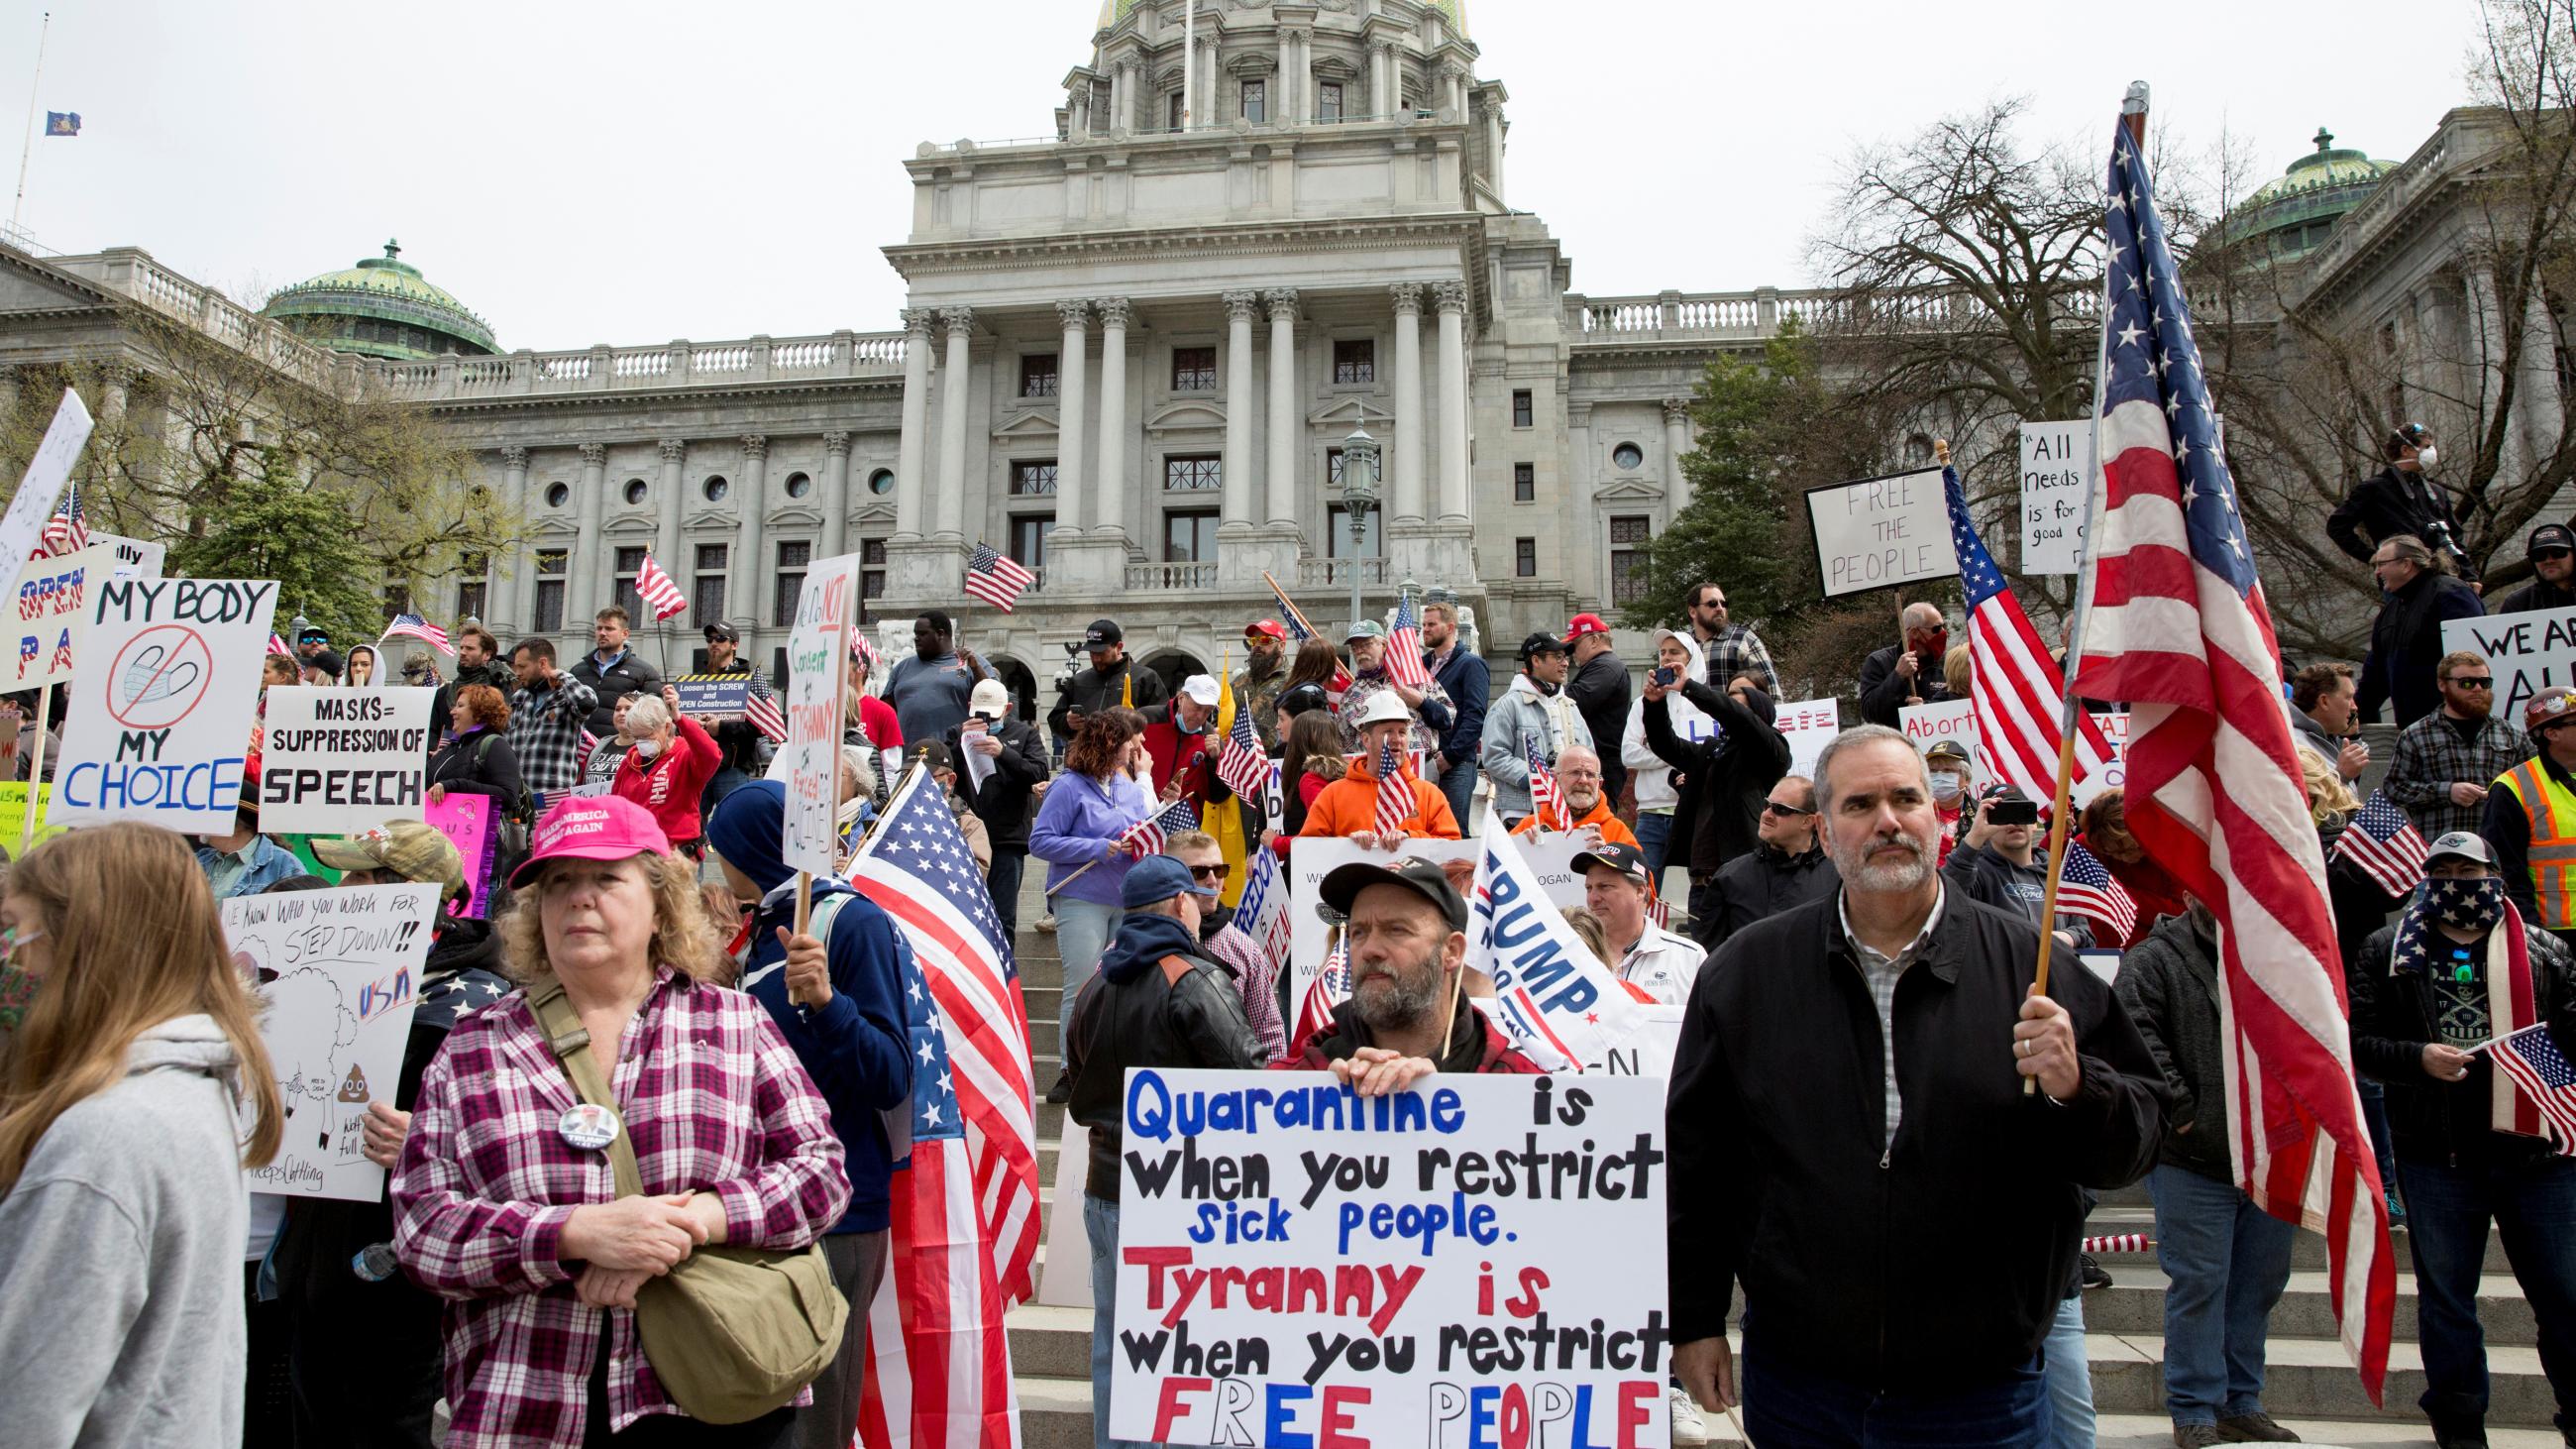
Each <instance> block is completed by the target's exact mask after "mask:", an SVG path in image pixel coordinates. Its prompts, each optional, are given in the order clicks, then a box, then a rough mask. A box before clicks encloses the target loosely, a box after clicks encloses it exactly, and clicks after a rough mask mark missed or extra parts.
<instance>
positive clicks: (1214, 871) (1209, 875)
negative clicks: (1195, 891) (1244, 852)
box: [1190, 861, 1234, 881]
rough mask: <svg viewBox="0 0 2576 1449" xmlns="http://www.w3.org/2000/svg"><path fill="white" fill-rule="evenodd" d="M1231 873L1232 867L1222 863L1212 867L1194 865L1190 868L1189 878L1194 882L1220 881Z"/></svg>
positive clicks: (1219, 862)
mask: <svg viewBox="0 0 2576 1449" xmlns="http://www.w3.org/2000/svg"><path fill="white" fill-rule="evenodd" d="M1233 873H1234V867H1233V866H1230V865H1227V864H1226V863H1225V862H1223V861H1218V862H1217V863H1216V864H1214V865H1194V866H1191V867H1190V876H1191V878H1192V879H1195V880H1204V881H1220V880H1223V879H1225V878H1226V877H1227V876H1228V875H1231V874H1233Z"/></svg>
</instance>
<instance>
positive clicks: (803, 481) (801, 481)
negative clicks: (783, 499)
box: [787, 473, 814, 498]
mask: <svg viewBox="0 0 2576 1449" xmlns="http://www.w3.org/2000/svg"><path fill="white" fill-rule="evenodd" d="M813 491H814V478H813V475H812V474H810V473H790V474H788V475H787V496H788V497H790V498H802V497H804V496H805V495H806V494H808V493H811V492H813Z"/></svg>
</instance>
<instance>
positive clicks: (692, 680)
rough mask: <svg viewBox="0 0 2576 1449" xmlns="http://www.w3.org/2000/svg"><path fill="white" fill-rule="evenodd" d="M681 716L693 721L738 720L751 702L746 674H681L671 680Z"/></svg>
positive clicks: (748, 679) (749, 682)
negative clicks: (736, 718) (678, 701)
mask: <svg viewBox="0 0 2576 1449" xmlns="http://www.w3.org/2000/svg"><path fill="white" fill-rule="evenodd" d="M671 688H672V690H673V691H674V692H676V693H677V694H678V695H679V696H680V713H682V714H685V715H688V716H690V717H691V718H694V719H725V718H733V717H739V716H740V715H741V714H742V712H743V709H744V707H745V706H746V705H748V704H749V703H750V702H751V676H750V675H748V674H681V675H676V676H674V677H673V678H672V680H671Z"/></svg>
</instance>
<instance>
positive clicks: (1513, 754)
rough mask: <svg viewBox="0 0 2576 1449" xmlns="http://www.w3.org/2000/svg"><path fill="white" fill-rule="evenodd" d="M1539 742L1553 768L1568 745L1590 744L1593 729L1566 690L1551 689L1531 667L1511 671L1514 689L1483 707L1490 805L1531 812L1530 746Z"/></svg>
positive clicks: (1515, 813)
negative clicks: (1491, 792)
mask: <svg viewBox="0 0 2576 1449" xmlns="http://www.w3.org/2000/svg"><path fill="white" fill-rule="evenodd" d="M1532 741H1535V742H1536V743H1537V745H1538V749H1539V754H1540V756H1541V757H1542V758H1544V759H1545V760H1546V761H1547V762H1548V765H1549V766H1550V768H1553V767H1554V766H1555V764H1556V757H1557V755H1558V754H1559V753H1560V752H1561V751H1563V750H1564V749H1565V747H1566V746H1567V745H1570V744H1571V745H1581V746H1583V747H1584V748H1585V749H1591V748H1592V743H1593V742H1592V730H1591V728H1590V727H1589V726H1587V725H1585V724H1584V722H1583V712H1582V711H1581V710H1578V709H1576V708H1575V707H1574V701H1573V700H1572V699H1571V698H1569V697H1567V695H1566V693H1565V691H1564V690H1563V689H1548V688H1544V687H1542V686H1541V685H1540V684H1539V682H1538V681H1537V680H1535V679H1532V678H1531V677H1530V676H1529V675H1528V673H1527V672H1523V673H1520V674H1515V675H1513V676H1512V684H1511V688H1509V689H1506V690H1504V691H1503V697H1502V698H1501V699H1498V700H1496V701H1494V707H1493V708H1492V709H1490V710H1488V711H1486V712H1485V741H1484V754H1483V760H1482V763H1483V764H1484V767H1485V777H1486V778H1487V779H1489V780H1492V781H1493V782H1494V798H1493V801H1492V808H1493V809H1495V810H1499V811H1501V812H1502V814H1503V818H1505V819H1507V820H1517V819H1519V818H1520V817H1522V816H1524V815H1527V814H1528V813H1530V793H1529V751H1528V749H1527V746H1528V745H1529V744H1530V743H1531V742H1532Z"/></svg>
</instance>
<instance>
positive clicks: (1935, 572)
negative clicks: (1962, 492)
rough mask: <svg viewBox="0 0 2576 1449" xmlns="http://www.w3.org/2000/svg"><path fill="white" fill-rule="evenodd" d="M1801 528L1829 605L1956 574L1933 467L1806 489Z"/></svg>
mask: <svg viewBox="0 0 2576 1449" xmlns="http://www.w3.org/2000/svg"><path fill="white" fill-rule="evenodd" d="M1807 523H1808V526H1809V527H1810V528H1811V529H1812V530H1813V532H1814V538H1815V544H1816V577H1817V578H1819V579H1821V580H1823V581H1824V586H1825V597H1826V598H1829V599H1830V598H1833V597H1834V596H1836V595H1838V594H1856V593H1859V592H1860V591H1862V590H1863V589H1884V588H1889V587H1891V586H1894V585H1897V584H1910V583H1913V582H1915V581H1917V580H1919V579H1946V578H1949V577H1951V576H1952V575H1954V574H1956V573H1958V572H1959V555H1958V553H1957V551H1956V550H1954V549H1953V548H1952V547H1951V546H1950V508H1949V505H1948V504H1947V503H1946V502H1945V501H1943V498H1942V494H1941V470H1940V469H1938V468H1926V469H1923V470H1922V471H1920V472H1914V473H1891V474H1889V475H1887V476H1886V477H1883V478H1862V479H1858V480H1855V481H1853V482H1850V483H1831V484H1827V485H1826V486H1824V487H1822V488H1813V489H1809V490H1808V492H1807Z"/></svg>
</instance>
